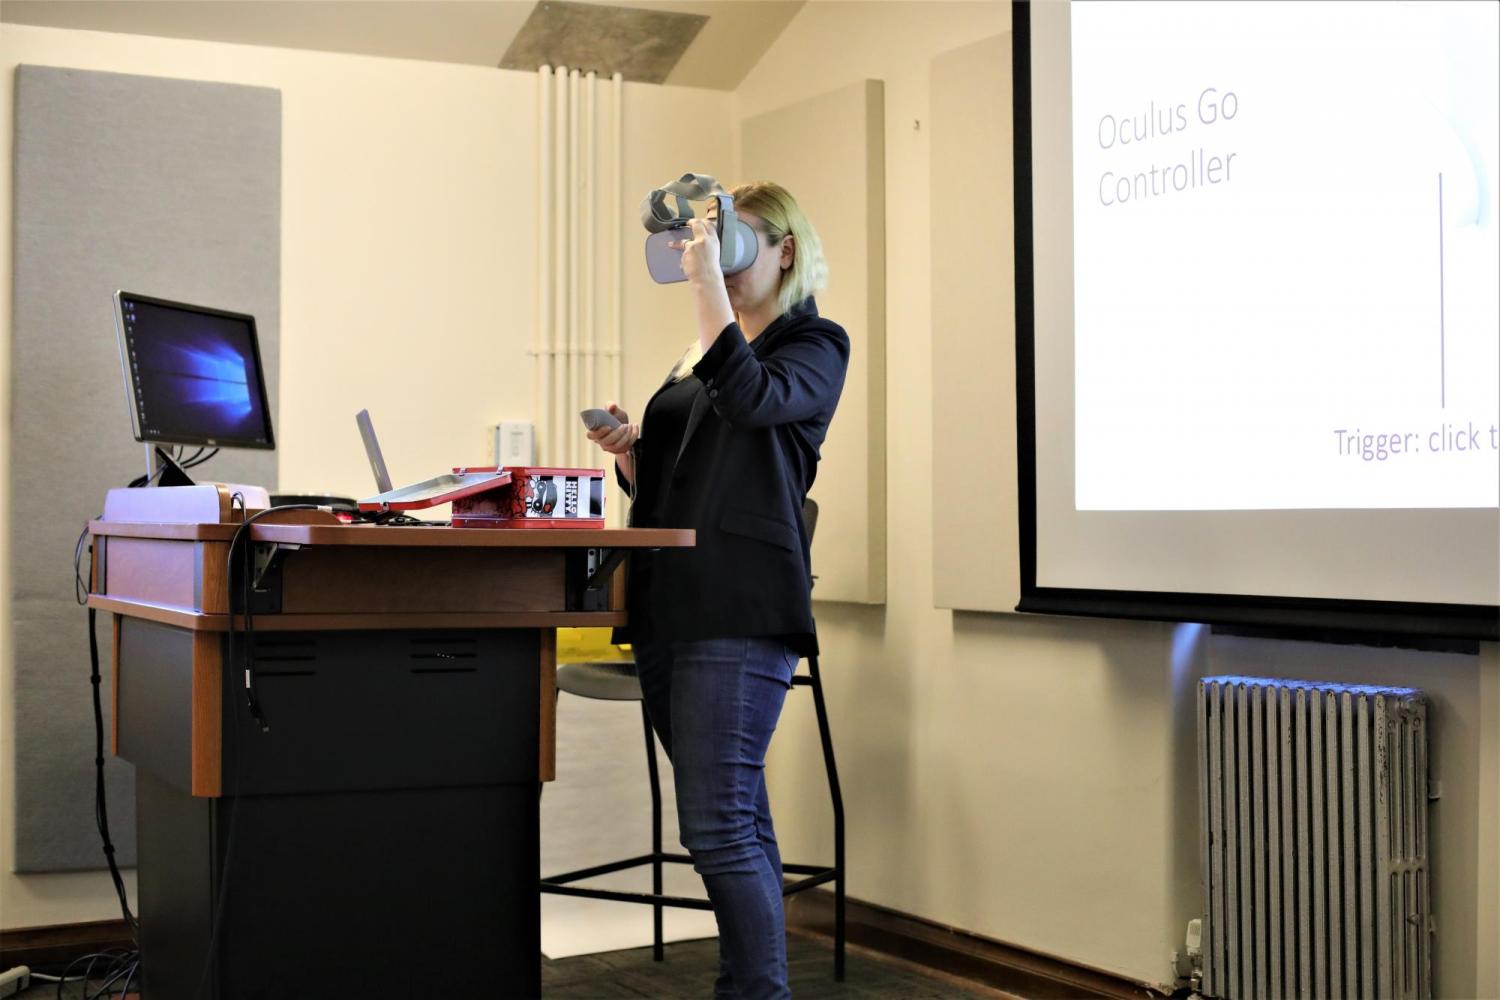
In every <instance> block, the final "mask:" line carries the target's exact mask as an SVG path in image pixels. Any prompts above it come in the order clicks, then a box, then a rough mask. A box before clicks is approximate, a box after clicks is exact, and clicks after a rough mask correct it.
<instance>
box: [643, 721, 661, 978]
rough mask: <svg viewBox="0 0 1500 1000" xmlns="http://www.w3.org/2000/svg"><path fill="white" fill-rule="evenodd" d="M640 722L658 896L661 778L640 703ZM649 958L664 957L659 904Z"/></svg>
mask: <svg viewBox="0 0 1500 1000" xmlns="http://www.w3.org/2000/svg"><path fill="white" fill-rule="evenodd" d="M641 721H642V722H643V723H645V726H646V770H647V772H648V773H649V774H650V776H651V892H652V893H653V894H654V895H657V896H660V895H661V892H662V886H661V853H662V852H661V778H660V776H659V775H658V774H657V771H656V735H655V734H654V733H653V732H652V731H651V716H649V715H648V714H646V703H645V702H644V701H642V702H641ZM651 931H652V938H651V941H652V944H651V958H652V959H653V960H655V961H657V962H660V961H662V959H663V958H664V957H665V956H664V954H663V952H662V942H661V904H660V903H653V904H652V905H651Z"/></svg>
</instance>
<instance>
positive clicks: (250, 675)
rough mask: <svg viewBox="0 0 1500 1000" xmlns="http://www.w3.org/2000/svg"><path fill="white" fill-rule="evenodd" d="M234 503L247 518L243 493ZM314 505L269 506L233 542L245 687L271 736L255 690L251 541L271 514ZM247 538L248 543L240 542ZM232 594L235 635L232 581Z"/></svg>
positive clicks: (231, 621) (315, 507) (252, 711)
mask: <svg viewBox="0 0 1500 1000" xmlns="http://www.w3.org/2000/svg"><path fill="white" fill-rule="evenodd" d="M230 504H231V505H233V506H238V507H239V510H240V514H241V516H242V517H243V515H244V513H245V497H244V495H243V494H240V493H235V494H234V495H233V496H231V497H230ZM321 509H323V508H320V507H319V506H318V505H317V504H313V503H292V504H286V505H285V506H281V507H267V508H266V509H265V510H262V511H258V512H257V513H255V514H251V515H250V516H249V517H244V519H243V520H242V521H241V522H240V526H239V528H238V529H237V530H236V531H235V533H234V538H233V539H232V540H231V541H230V543H229V563H230V565H231V566H233V565H234V556H235V551H236V550H239V553H240V588H241V589H240V599H241V601H240V613H241V614H242V615H243V616H244V619H245V633H244V637H243V639H242V641H241V643H240V649H241V654H240V663H241V668H242V672H243V676H244V684H245V704H246V705H247V706H248V707H249V709H250V717H251V718H252V719H254V720H255V723H256V725H258V726H260V731H261V732H263V733H268V732H270V731H271V723H270V721H269V720H267V719H266V715H265V712H264V710H263V709H262V708H261V705H260V698H259V697H257V695H256V688H255V615H254V613H253V612H252V611H251V607H250V602H251V599H252V598H253V597H254V594H255V543H254V541H253V540H252V539H251V538H250V528H251V526H252V525H254V524H255V522H256V521H259V520H260V519H261V518H263V517H266V516H267V515H270V514H279V513H282V512H284V511H289V510H321ZM241 538H243V539H244V540H245V541H244V544H243V545H242V544H241V543H240V539H241ZM229 585H230V588H231V590H230V592H229V609H230V617H229V632H230V635H231V636H233V634H234V591H233V589H232V588H233V587H234V581H233V580H232V579H231V580H230V584H229Z"/></svg>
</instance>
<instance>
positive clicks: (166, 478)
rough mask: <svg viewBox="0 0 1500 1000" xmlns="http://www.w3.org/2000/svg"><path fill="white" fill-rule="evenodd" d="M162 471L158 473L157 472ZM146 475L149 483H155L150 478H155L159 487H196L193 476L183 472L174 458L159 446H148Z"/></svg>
mask: <svg viewBox="0 0 1500 1000" xmlns="http://www.w3.org/2000/svg"><path fill="white" fill-rule="evenodd" d="M158 469H160V470H161V471H160V472H159V473H158V472H157V470H158ZM146 475H147V477H148V478H147V480H146V481H147V482H148V483H150V482H153V480H152V479H151V478H150V477H151V476H153V475H154V476H155V477H156V478H155V480H154V482H155V484H156V485H157V486H193V485H195V484H194V482H193V479H192V477H191V476H189V475H188V474H187V473H186V472H184V471H183V469H182V466H180V465H178V464H177V463H176V462H174V461H173V460H172V456H171V455H168V454H167V453H166V452H164V451H162V450H161V448H160V447H159V446H157V445H152V444H148V445H146Z"/></svg>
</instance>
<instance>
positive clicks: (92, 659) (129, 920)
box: [89, 608, 141, 940]
mask: <svg viewBox="0 0 1500 1000" xmlns="http://www.w3.org/2000/svg"><path fill="white" fill-rule="evenodd" d="M96 615H97V612H95V611H94V609H93V608H89V664H90V667H91V671H90V674H89V683H90V684H92V685H93V688H94V821H95V823H96V824H97V825H98V827H99V836H100V838H102V840H103V841H104V857H105V859H106V860H107V861H108V862H109V877H110V880H111V881H113V882H114V884H115V894H116V895H117V896H119V897H120V912H121V913H122V914H123V915H124V917H125V923H126V925H127V926H128V927H129V928H130V936H131V939H132V940H138V937H137V935H139V934H140V929H141V925H140V921H138V920H137V919H136V917H135V914H133V913H131V912H130V901H129V900H128V899H127V898H126V896H125V879H124V878H123V877H122V876H121V875H120V866H119V865H118V864H117V863H116V862H115V845H114V842H113V841H111V840H110V836H109V810H108V807H107V805H106V803H105V794H104V704H103V701H102V699H101V698H100V695H99V685H100V684H101V683H102V678H101V677H100V676H99V636H98V634H97V633H96V632H95V630H94V625H95V617H96Z"/></svg>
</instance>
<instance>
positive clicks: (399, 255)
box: [0, 24, 735, 928]
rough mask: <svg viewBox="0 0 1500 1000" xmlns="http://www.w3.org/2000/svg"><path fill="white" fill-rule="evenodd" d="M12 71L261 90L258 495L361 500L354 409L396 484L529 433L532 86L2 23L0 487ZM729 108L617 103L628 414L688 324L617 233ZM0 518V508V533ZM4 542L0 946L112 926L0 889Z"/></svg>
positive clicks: (76, 896)
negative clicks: (265, 200) (272, 268)
mask: <svg viewBox="0 0 1500 1000" xmlns="http://www.w3.org/2000/svg"><path fill="white" fill-rule="evenodd" d="M19 63H35V64H42V65H50V66H66V67H73V68H79V69H90V70H104V71H111V72H121V73H138V74H146V75H154V76H167V77H178V78H188V79H200V80H215V81H221V82H229V83H244V84H255V85H260V86H268V87H275V88H278V89H280V90H281V92H282V114H283V126H282V129H283V131H282V158H283V159H282V192H283V194H282V198H283V201H282V308H281V317H282V319H281V404H280V412H279V413H278V414H277V432H278V439H279V450H278V455H279V465H280V483H279V484H278V485H279V487H280V488H282V489H283V490H287V491H308V492H327V493H336V494H343V495H348V496H366V495H368V494H369V493H372V492H374V490H373V489H372V488H371V482H370V473H369V467H368V465H367V464H366V463H365V459H364V452H363V449H362V447H361V445H360V441H359V437H358V433H357V431H356V430H355V426H354V420H353V415H354V413H355V411H356V410H358V409H359V408H361V407H369V408H370V409H371V411H372V415H373V416H374V419H375V424H376V427H377V429H378V430H379V432H380V436H381V444H382V446H383V448H384V451H385V456H386V462H387V465H388V466H389V468H390V470H391V475H392V477H393V478H394V479H395V480H396V481H398V482H400V481H413V480H416V479H421V478H425V477H426V476H429V475H435V474H436V473H437V472H439V471H443V470H445V469H446V468H447V467H448V466H450V465H454V464H464V463H468V464H479V463H482V462H484V461H487V460H488V459H489V458H490V447H491V444H490V437H489V434H488V432H487V428H488V427H489V426H490V425H492V424H494V423H495V422H497V421H498V420H500V419H501V418H518V419H530V416H531V405H532V400H531V392H532V377H531V365H532V361H531V358H530V355H529V353H528V348H529V345H530V342H531V329H532V323H533V322H534V316H535V292H534V282H535V280H536V275H537V269H536V263H535V260H534V257H535V249H536V240H537V208H536V170H537V157H536V155H535V142H536V139H535V136H536V128H535V120H536V105H537V101H536V86H537V81H536V77H535V75H534V74H529V73H518V72H512V71H506V70H492V69H486V68H483V67H474V66H457V65H450V64H444V63H428V62H418V61H412V60H397V59H383V58H375V57H365V56H345V55H333V54H327V53H320V52H310V51H302V50H288V49H272V48H261V47H253V46H236V45H224V44H217V43H205V42H193V41H183V40H175V39H161V38H150V37H144V36H137V35H118V34H109V33H102V32H83V31H68V30H60V29H51V28H33V27H25V26H18V25H13V24H6V25H4V26H3V27H0V164H4V165H5V166H4V169H3V170H0V232H3V233H4V234H5V237H4V239H3V240H0V420H3V421H4V433H3V435H0V483H4V484H8V483H9V469H10V460H9V448H10V421H11V419H12V414H11V412H10V398H9V397H10V354H11V351H10V338H11V330H10V322H11V309H10V302H11V294H12V288H11V280H12V278H11V264H10V254H11V252H12V241H11V239H10V235H9V234H10V230H11V192H10V185H11V179H12V172H11V170H10V167H9V164H10V163H11V142H12V134H13V114H14V99H13V87H14V71H15V66H16V65H17V64H19ZM730 111H731V100H730V97H729V96H728V95H727V94H725V93H722V92H717V91H703V90H690V89H685V88H669V87H657V86H646V85H637V84H628V85H627V86H626V90H625V117H626V122H627V129H626V143H625V149H624V152H623V162H624V176H625V194H624V205H625V210H626V212H627V220H626V225H625V226H624V227H623V233H622V239H623V244H624V245H623V247H622V253H623V254H624V258H623V259H624V261H625V273H624V285H623V300H624V316H623V323H624V334H623V336H624V344H625V353H626V370H625V382H626V386H627V394H626V395H627V399H626V405H627V406H630V405H631V404H632V403H634V404H635V406H636V408H637V410H639V408H640V407H643V406H644V402H645V395H646V393H647V392H648V391H649V390H652V389H655V387H656V385H657V383H658V382H659V381H660V379H661V377H663V376H664V375H665V373H666V371H667V370H668V368H669V367H670V365H671V363H672V361H673V360H674V359H675V358H676V357H677V354H678V353H679V352H680V350H681V348H682V346H683V345H685V344H686V343H687V342H688V340H689V339H690V338H691V337H692V336H693V329H694V328H693V325H692V324H693V319H692V313H691V301H690V299H689V298H688V297H687V296H686V295H683V294H681V288H680V287H678V288H676V289H672V288H661V287H659V286H656V285H653V284H651V282H650V280H649V279H648V278H647V277H646V274H645V268H644V266H643V264H642V251H641V244H642V240H643V239H644V232H643V231H641V230H640V229H638V228H637V227H635V226H634V225H633V224H631V221H630V220H633V219H634V218H635V205H636V204H637V203H638V202H639V200H640V198H641V196H642V195H643V194H644V193H645V191H646V190H647V189H649V188H651V187H654V186H657V185H659V184H661V183H662V182H664V181H666V180H669V179H671V178H672V177H674V176H677V175H678V174H680V173H681V172H682V171H683V170H684V169H697V170H705V171H708V172H711V173H719V174H721V175H728V174H729V173H731V170H730V169H729V164H731V163H732V162H733V155H734V153H733V150H734V146H733V142H734V139H733V133H734V131H735V129H734V128H733V126H734V121H733V115H732V114H731V113H730ZM597 223H598V224H599V225H600V226H601V227H602V226H603V225H604V220H602V219H601V220H597ZM604 231H606V232H607V231H608V230H604ZM674 292H675V294H674ZM100 335H101V336H109V337H112V336H113V332H112V331H111V330H109V329H108V328H105V329H102V330H101V333H100ZM121 391H122V392H123V389H122V390H121ZM121 412H122V413H123V410H122V411H121ZM580 433H581V425H580ZM542 457H543V458H544V459H546V458H547V456H545V455H544V456H542ZM601 464H602V463H601ZM212 469H213V466H212V465H209V466H207V467H205V470H204V471H206V472H209V473H210V474H211V472H212ZM5 488H8V485H6V486H0V489H5ZM8 510H9V505H8V504H7V503H3V502H0V520H3V519H4V517H7V516H8V515H6V514H4V512H5V511H8ZM9 531H10V528H9V523H8V521H6V522H5V523H4V524H0V636H3V637H4V638H3V641H0V928H15V927H29V926H40V925H47V924H54V923H70V922H75V921H84V920H105V919H112V918H115V917H117V916H118V908H117V906H116V904H115V902H114V896H113V892H112V890H111V889H110V887H109V884H108V878H107V876H106V875H105V874H103V873H84V874H68V875H26V876H18V875H15V874H14V873H13V872H12V868H13V865H14V830H15V818H14V812H13V810H14V802H13V798H12V795H11V792H10V788H11V787H12V785H13V781H12V776H13V775H14V769H15V748H14V742H13V735H12V733H13V727H12V726H11V721H12V719H13V714H12V713H13V710H14V709H13V705H14V699H13V697H12V693H13V690H14V683H15V674H14V670H13V661H14V660H13V658H14V649H13V648H12V646H11V641H10V634H11V630H10V627H9V621H10V595H11V587H10V576H9V574H10V561H9V553H8V551H7V547H8V545H9V537H10V535H9ZM131 894H132V898H133V896H134V885H133V882H132V883H131Z"/></svg>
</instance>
